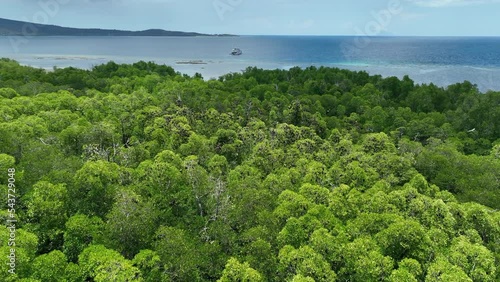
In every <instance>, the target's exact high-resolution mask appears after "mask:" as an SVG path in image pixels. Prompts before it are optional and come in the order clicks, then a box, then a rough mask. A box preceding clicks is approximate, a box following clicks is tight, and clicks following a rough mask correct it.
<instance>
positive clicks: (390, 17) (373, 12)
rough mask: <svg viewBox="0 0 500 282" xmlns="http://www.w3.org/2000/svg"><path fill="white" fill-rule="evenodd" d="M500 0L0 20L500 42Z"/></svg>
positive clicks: (96, 7) (3, 6) (341, 2)
mask: <svg viewBox="0 0 500 282" xmlns="http://www.w3.org/2000/svg"><path fill="white" fill-rule="evenodd" d="M499 12H500V0H350V1H349V0H0V18H7V19H13V20H22V21H30V22H37V23H44V24H54V25H61V26H68V27H80V28H106V29H124V30H144V29H150V28H161V29H166V30H178V31H196V32H202V33H210V34H221V33H230V34H240V35H370V36H376V35H395V36H408V35H409V36H500V29H499V28H498V27H500V17H499V16H498V14H499Z"/></svg>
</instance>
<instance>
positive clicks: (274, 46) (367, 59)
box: [0, 36, 500, 91]
mask: <svg viewBox="0 0 500 282" xmlns="http://www.w3.org/2000/svg"><path fill="white" fill-rule="evenodd" d="M234 47H238V48H240V49H241V50H242V51H243V55H241V56H231V55H229V53H230V52H231V50H232V48H234ZM0 57H8V58H12V59H15V60H17V61H19V62H20V63H22V64H25V65H31V66H36V67H41V68H46V69H52V67H54V66H58V67H66V66H74V67H79V68H91V67H92V66H94V65H97V64H101V63H105V62H108V61H110V60H113V61H115V62H117V63H132V62H136V61H139V60H145V61H155V62H157V63H164V64H168V65H171V66H173V67H174V68H175V69H176V70H177V71H180V72H183V73H187V74H190V75H192V74H194V73H196V72H199V73H201V74H202V75H203V76H204V77H205V78H211V77H218V76H220V75H223V74H225V73H228V72H239V71H241V70H243V69H245V68H246V67H248V66H258V67H261V68H268V69H275V68H284V69H287V68H290V67H293V66H301V67H306V66H310V65H315V66H330V67H340V68H347V69H351V70H366V71H368V72H369V73H370V74H381V75H383V76H398V77H402V76H404V75H406V74H407V75H409V76H410V77H411V78H412V79H413V80H415V81H416V82H418V83H431V82H432V83H434V84H437V85H440V86H446V85H449V84H452V83H456V82H463V81H464V80H469V81H471V82H473V83H475V84H477V85H478V87H479V88H480V89H481V90H482V91H486V90H499V91H500V37H370V38H366V37H365V38H360V37H341V36H317V37H315V36H241V37H33V38H23V37H0ZM193 61H196V62H198V63H200V62H201V64H188V63H187V62H193Z"/></svg>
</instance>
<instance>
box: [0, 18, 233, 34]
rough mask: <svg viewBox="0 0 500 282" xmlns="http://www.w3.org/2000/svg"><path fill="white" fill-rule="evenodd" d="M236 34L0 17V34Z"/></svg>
mask: <svg viewBox="0 0 500 282" xmlns="http://www.w3.org/2000/svg"><path fill="white" fill-rule="evenodd" d="M26 35H29V36H185V37H187V36H236V35H232V34H204V33H198V32H183V31H170V30H163V29H148V30H141V31H129V30H117V29H100V28H71V27H62V26H57V25H46V24H37V23H30V22H23V21H15V20H8V19H2V18H0V36H26Z"/></svg>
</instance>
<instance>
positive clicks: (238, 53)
mask: <svg viewBox="0 0 500 282" xmlns="http://www.w3.org/2000/svg"><path fill="white" fill-rule="evenodd" d="M241 54H243V52H241V50H240V49H239V48H234V49H233V51H231V55H233V56H239V55H241Z"/></svg>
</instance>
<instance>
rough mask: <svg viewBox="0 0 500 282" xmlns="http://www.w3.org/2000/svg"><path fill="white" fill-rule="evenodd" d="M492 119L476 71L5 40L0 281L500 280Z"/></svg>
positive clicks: (496, 142)
mask: <svg viewBox="0 0 500 282" xmlns="http://www.w3.org/2000/svg"><path fill="white" fill-rule="evenodd" d="M499 121H500V92H488V93H479V92H478V90H477V88H476V87H475V86H474V85H472V84H470V83H468V82H464V83H461V84H455V85H451V86H449V87H448V88H446V89H443V88H440V87H437V86H435V85H432V84H431V85H416V84H415V83H414V82H413V81H412V80H411V79H410V78H408V77H405V78H404V79H402V80H400V79H398V78H395V77H390V78H382V77H381V76H370V75H368V74H367V73H366V72H351V71H347V70H340V69H334V68H315V67H310V68H307V69H300V68H292V69H290V70H288V71H286V70H273V71H271V70H269V71H268V70H261V69H257V68H248V69H247V70H246V71H245V72H244V73H243V74H228V75H226V76H223V77H221V78H219V79H218V80H208V81H205V80H203V79H202V78H201V76H199V75H196V76H195V77H189V76H186V75H181V74H179V73H176V72H175V71H174V69H172V68H171V67H168V66H163V65H156V64H154V63H145V62H138V63H136V64H133V65H118V64H115V63H113V62H110V63H108V64H106V65H100V66H96V67H94V68H93V69H92V70H80V69H75V68H66V69H57V68H56V69H54V70H53V71H50V72H47V71H44V70H40V69H35V68H30V67H24V66H20V65H19V64H18V63H17V62H14V61H11V60H8V59H2V60H0V183H1V186H0V187H1V191H2V193H1V195H2V201H3V202H4V203H5V205H3V207H4V208H2V210H1V212H0V217H1V218H2V221H3V222H7V220H8V219H10V214H11V213H10V212H9V209H11V208H13V207H15V215H16V219H17V222H16V233H15V236H16V237H15V242H16V245H15V254H16V261H15V274H10V273H9V269H10V268H11V267H10V266H9V264H8V262H9V261H8V260H7V258H8V256H9V255H10V254H11V253H12V251H11V249H12V248H13V247H12V246H10V245H9V244H8V238H10V237H9V236H12V234H10V233H9V232H10V231H9V229H7V228H1V229H0V238H1V240H0V257H1V260H2V261H1V263H0V271H1V273H2V274H1V275H0V281H42V282H46V281H58V282H59V281H82V282H83V281H189V282H190V281H224V282H226V281H294V282H299V281H300V282H306V281H307V282H310V281H328V282H330V281H363V282H364V281H432V282H433V281H454V282H460V281H498V280H499V279H500V275H499V274H498V273H499V272H500V270H499V269H498V268H499V265H500V213H499V212H498V211H497V210H496V209H498V208H500V187H499V186H500V181H499V178H500V122H499ZM12 168H13V169H15V172H14V171H13V170H9V169H12ZM14 178H15V182H12V180H11V179H14ZM8 183H11V184H12V183H15V189H16V191H15V195H16V198H15V206H13V205H10V206H9V205H7V203H9V204H12V202H8V200H7V198H8V196H7V195H8V194H9V193H11V192H10V191H9V192H8V190H9V188H12V186H14V185H11V184H8ZM9 197H10V196H9ZM7 225H8V224H7ZM9 242H10V241H9Z"/></svg>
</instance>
